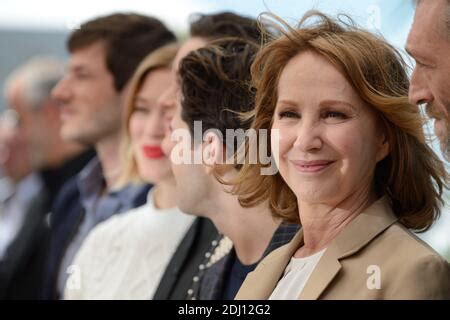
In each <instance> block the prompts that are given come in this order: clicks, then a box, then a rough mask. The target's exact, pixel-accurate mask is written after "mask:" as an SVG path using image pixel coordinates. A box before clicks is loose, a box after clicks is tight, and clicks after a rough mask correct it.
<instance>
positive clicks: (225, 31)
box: [190, 11, 261, 43]
mask: <svg viewBox="0 0 450 320" xmlns="http://www.w3.org/2000/svg"><path fill="white" fill-rule="evenodd" d="M190 35H191V37H200V38H204V39H207V40H208V41H213V40H216V39H219V38H225V37H238V38H241V39H247V40H253V41H255V42H257V43H259V42H260V41H261V33H260V30H259V27H258V22H257V20H256V19H253V18H249V17H245V16H241V15H238V14H236V13H233V12H228V11H224V12H219V13H214V14H199V13H196V14H193V15H191V17H190Z"/></svg>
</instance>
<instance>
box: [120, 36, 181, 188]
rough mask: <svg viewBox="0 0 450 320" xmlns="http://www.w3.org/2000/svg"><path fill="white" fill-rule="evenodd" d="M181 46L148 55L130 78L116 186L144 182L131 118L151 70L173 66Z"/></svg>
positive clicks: (164, 48) (159, 50) (166, 47)
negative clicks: (133, 136)
mask: <svg viewBox="0 0 450 320" xmlns="http://www.w3.org/2000/svg"><path fill="white" fill-rule="evenodd" d="M179 47H180V46H179V44H177V43H171V44H168V45H165V46H163V47H161V48H159V49H157V50H155V51H153V52H152V53H150V54H149V55H147V57H145V58H144V60H142V62H141V63H140V64H139V66H138V67H137V68H136V71H135V72H134V74H133V77H132V78H131V80H130V88H129V94H128V98H127V102H126V109H125V112H124V117H123V121H124V123H123V130H124V131H125V132H124V133H123V139H122V144H121V147H120V148H121V153H120V154H121V166H122V171H121V174H120V177H119V179H118V182H117V184H116V186H115V188H121V187H124V186H125V185H127V184H129V183H141V182H143V181H142V179H141V177H140V175H139V172H138V168H137V163H136V159H135V155H134V150H133V149H132V145H131V136H130V119H131V116H132V115H133V112H134V109H135V101H136V96H137V94H138V93H139V90H140V89H141V87H142V84H143V83H144V80H145V78H146V77H147V75H148V74H149V73H150V72H152V71H155V70H156V69H161V68H170V67H171V65H172V62H173V60H174V58H175V55H176V54H177V52H178V49H179Z"/></svg>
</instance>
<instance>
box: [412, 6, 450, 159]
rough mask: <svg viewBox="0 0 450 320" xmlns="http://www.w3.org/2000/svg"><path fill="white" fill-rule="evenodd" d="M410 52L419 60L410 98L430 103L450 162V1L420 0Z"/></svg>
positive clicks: (439, 136)
mask: <svg viewBox="0 0 450 320" xmlns="http://www.w3.org/2000/svg"><path fill="white" fill-rule="evenodd" d="M416 6H417V7H416V13H415V16H414V23H413V25H412V27H411V31H410V33H409V36H408V40H407V43H406V50H407V51H408V53H409V54H410V55H411V56H412V57H413V58H414V59H415V61H416V66H415V68H414V72H413V74H412V77H411V86H410V89H409V98H410V101H411V103H414V104H426V110H427V114H428V115H429V116H430V117H431V118H433V119H434V120H435V122H434V129H435V132H436V135H437V137H438V138H439V142H440V146H441V150H442V153H443V155H444V158H445V159H446V160H447V161H449V162H450V55H449V52H450V1H449V0H419V1H417V3H416Z"/></svg>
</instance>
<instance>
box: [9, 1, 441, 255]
mask: <svg viewBox="0 0 450 320" xmlns="http://www.w3.org/2000/svg"><path fill="white" fill-rule="evenodd" d="M309 9H318V10H321V11H323V12H325V13H328V14H331V15H335V14H338V13H346V14H349V15H351V16H352V17H353V19H354V20H355V21H356V22H357V23H358V24H359V25H361V26H363V27H365V28H367V29H369V30H371V31H373V32H376V33H378V34H381V35H382V36H383V37H384V38H385V39H387V40H388V41H389V42H390V43H392V44H393V45H395V46H396V47H397V48H398V49H399V50H401V51H402V52H403V53H404V56H405V58H406V59H407V61H409V63H410V64H411V66H412V65H413V61H412V60H411V59H409V58H408V57H407V55H406V53H405V52H404V49H403V47H404V44H405V41H406V37H407V34H408V31H409V28H410V25H411V23H412V19H413V13H414V8H413V1H412V0H360V1H348V0H302V1H299V0H264V1H263V0H246V1H242V0H164V1H160V0H158V1H156V0H127V1H124V0H96V1H92V0H77V1H56V0H40V1H32V0H1V8H0V48H1V50H0V88H3V85H4V79H5V78H6V76H7V75H8V74H9V73H10V72H11V71H12V70H13V69H15V68H16V66H18V65H20V64H22V63H23V62H24V61H26V60H28V59H29V58H30V57H32V56H35V55H39V54H45V55H49V54H50V55H53V56H55V57H61V58H65V57H67V54H66V51H65V39H66V37H67V35H68V33H69V32H70V31H71V30H72V29H74V28H77V27H78V26H79V25H80V24H81V23H82V22H84V21H85V20H87V19H90V18H93V17H96V16H99V15H104V14H109V13H112V12H117V11H127V12H130V11H133V12H139V13H144V14H148V15H153V16H156V17H158V18H160V19H161V20H163V21H164V22H165V23H166V24H167V25H168V26H170V27H171V28H172V29H173V30H174V31H175V32H176V33H177V34H178V35H179V36H180V37H183V35H184V34H186V32H187V25H188V19H189V16H190V14H191V13H195V12H202V13H210V12H216V11H222V10H230V11H235V12H238V13H241V14H246V15H248V16H253V17H256V16H258V15H259V14H261V13H262V12H265V11H270V12H273V13H275V14H277V15H279V16H280V17H282V18H284V19H286V20H287V21H289V22H292V23H295V22H296V21H297V20H298V18H300V17H301V16H302V15H303V14H304V13H305V12H306V11H307V10H309ZM2 92H3V90H2ZM4 107H5V100H4V96H3V94H2V95H1V97H0V111H1V110H2V109H3V108H4ZM431 128H432V123H428V124H427V125H426V130H427V132H428V133H429V135H430V145H431V146H432V147H433V148H434V149H435V150H436V151H438V144H437V142H436V139H435V137H434V136H433V133H432V130H431ZM438 153H439V154H440V152H438ZM0 188H1V186H0ZM446 203H447V206H446V207H445V208H444V210H443V212H442V216H441V218H440V219H439V221H438V223H436V224H435V226H434V227H433V228H432V229H431V230H429V231H427V232H426V233H423V234H420V236H421V237H422V238H423V239H424V240H425V241H427V242H428V243H429V244H430V245H431V246H433V247H434V248H435V249H436V250H437V251H438V252H440V253H441V254H443V255H445V256H446V257H447V259H449V260H450V195H449V193H448V192H447V194H446Z"/></svg>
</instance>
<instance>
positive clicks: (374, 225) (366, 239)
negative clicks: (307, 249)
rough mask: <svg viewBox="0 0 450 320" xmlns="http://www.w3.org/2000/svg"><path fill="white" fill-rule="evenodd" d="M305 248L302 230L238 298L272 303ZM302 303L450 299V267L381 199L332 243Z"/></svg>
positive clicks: (269, 259)
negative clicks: (288, 268) (287, 271)
mask: <svg viewBox="0 0 450 320" xmlns="http://www.w3.org/2000/svg"><path fill="white" fill-rule="evenodd" d="M301 245H303V233H302V230H300V231H299V232H298V233H297V235H296V236H295V237H294V238H293V239H292V240H291V242H290V243H288V244H286V245H284V246H282V247H280V248H278V249H277V250H275V251H273V252H272V253H271V254H269V255H268V256H267V257H266V258H265V259H264V260H262V261H261V262H260V263H259V265H258V267H257V268H256V269H255V270H254V271H253V272H251V273H250V274H249V275H248V276H247V278H246V279H245V281H244V283H243V284H242V286H241V289H240V290H239V292H238V294H237V296H236V299H238V300H249V299H255V300H260V299H268V298H269V297H270V295H271V294H272V292H273V290H274V289H275V287H276V285H277V283H278V281H279V279H280V278H281V277H282V276H283V272H284V269H285V268H286V266H287V265H288V263H289V261H290V259H291V257H292V256H293V254H294V253H295V251H296V250H297V249H298V248H299V247H300V246H301ZM298 299H336V300H339V299H450V265H449V263H448V262H447V261H445V260H444V259H443V258H442V257H441V256H440V255H439V254H438V253H436V252H435V251H434V250H433V249H432V248H431V247H429V246H428V245H427V244H426V243H425V242H423V241H422V240H420V239H419V238H417V237H416V236H415V235H414V234H413V233H412V232H410V231H409V230H407V229H406V228H405V227H404V226H403V225H402V224H400V223H399V222H397V218H396V216H395V215H394V214H393V212H392V210H391V207H390V205H389V202H388V200H387V198H386V197H383V198H381V199H380V200H378V201H376V202H375V203H374V204H373V205H371V206H370V207H369V208H368V209H366V210H365V211H364V212H363V213H361V214H360V215H359V216H358V217H356V218H355V219H354V220H353V221H352V222H350V223H349V224H348V225H347V226H346V227H345V228H344V229H343V230H342V231H341V232H340V233H339V234H338V236H337V237H336V238H335V239H334V240H333V241H332V242H331V243H330V244H329V246H328V247H327V250H326V251H325V253H324V254H323V256H322V258H321V259H320V261H319V263H318V264H317V266H316V268H315V269H314V271H313V273H312V274H311V276H310V278H309V279H308V281H307V283H306V285H305V287H304V289H303V291H302V292H301V293H300V294H299V296H298Z"/></svg>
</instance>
